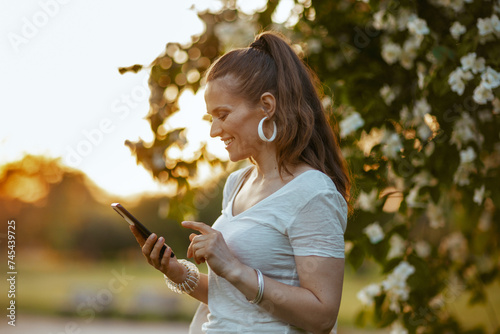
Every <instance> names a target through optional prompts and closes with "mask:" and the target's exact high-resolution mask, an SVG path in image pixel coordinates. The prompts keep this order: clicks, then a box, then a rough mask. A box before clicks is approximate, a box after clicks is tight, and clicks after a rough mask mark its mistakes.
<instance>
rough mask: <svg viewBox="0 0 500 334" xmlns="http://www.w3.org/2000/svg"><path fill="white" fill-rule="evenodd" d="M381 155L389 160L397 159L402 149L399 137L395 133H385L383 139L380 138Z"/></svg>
mask: <svg viewBox="0 0 500 334" xmlns="http://www.w3.org/2000/svg"><path fill="white" fill-rule="evenodd" d="M381 143H382V145H383V146H382V153H383V154H384V155H385V156H386V157H388V158H391V159H395V158H397V156H398V154H399V153H400V152H401V150H402V149H403V144H402V143H401V139H400V138H399V135H398V134H397V133H395V132H391V131H387V132H386V133H385V136H384V138H382V141H381Z"/></svg>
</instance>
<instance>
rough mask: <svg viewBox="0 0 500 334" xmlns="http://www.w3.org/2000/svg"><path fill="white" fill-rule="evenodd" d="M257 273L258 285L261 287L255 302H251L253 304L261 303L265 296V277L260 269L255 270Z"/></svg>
mask: <svg viewBox="0 0 500 334" xmlns="http://www.w3.org/2000/svg"><path fill="white" fill-rule="evenodd" d="M255 272H256V273H257V284H258V286H259V291H257V296H255V299H254V300H249V302H250V303H251V304H258V303H260V301H261V300H262V297H263V296H264V276H262V273H261V272H260V270H259V269H255Z"/></svg>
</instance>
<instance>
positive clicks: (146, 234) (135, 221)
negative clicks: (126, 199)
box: [111, 203, 175, 258]
mask: <svg viewBox="0 0 500 334" xmlns="http://www.w3.org/2000/svg"><path fill="white" fill-rule="evenodd" d="M111 207H112V208H113V209H114V210H115V211H116V212H117V213H118V214H119V215H120V216H121V217H122V218H123V219H125V220H126V221H127V223H129V224H130V225H134V226H135V227H136V228H137V229H138V230H139V232H140V233H141V235H142V237H143V238H144V239H147V238H148V237H149V236H150V235H151V231H149V230H148V229H147V228H146V226H144V225H143V224H141V222H140V221H139V220H138V219H137V218H135V217H134V216H133V215H132V214H131V213H130V212H128V211H127V209H125V208H124V207H123V206H122V205H121V204H120V203H113V204H111ZM166 249H167V246H165V245H163V247H162V248H161V250H160V258H162V257H163V253H165V250H166ZM174 256H175V254H174V252H172V254H170V257H174Z"/></svg>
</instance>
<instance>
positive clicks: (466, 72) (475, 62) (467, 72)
mask: <svg viewBox="0 0 500 334" xmlns="http://www.w3.org/2000/svg"><path fill="white" fill-rule="evenodd" d="M460 63H461V67H457V68H456V69H455V70H454V71H453V72H451V73H450V75H449V77H448V84H449V85H450V86H451V90H452V91H454V92H455V93H457V94H458V95H462V94H463V93H464V90H465V82H464V81H469V80H471V79H473V78H474V74H481V82H480V83H479V85H478V86H477V87H476V88H475V89H474V95H473V99H474V101H475V102H476V103H478V104H486V103H487V102H488V101H493V99H494V98H495V97H494V95H493V91H492V89H494V88H497V87H498V86H500V73H499V72H497V71H495V70H494V69H493V68H491V67H490V66H487V67H486V66H485V59H484V58H481V57H479V58H478V57H477V55H476V53H475V52H471V53H469V54H467V55H465V56H463V57H462V58H460Z"/></svg>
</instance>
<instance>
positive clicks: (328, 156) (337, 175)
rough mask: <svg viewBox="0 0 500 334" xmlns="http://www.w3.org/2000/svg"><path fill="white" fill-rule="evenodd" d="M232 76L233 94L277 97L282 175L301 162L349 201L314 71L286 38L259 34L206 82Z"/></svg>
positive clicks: (345, 174)
mask: <svg viewBox="0 0 500 334" xmlns="http://www.w3.org/2000/svg"><path fill="white" fill-rule="evenodd" d="M227 75H231V76H233V77H234V78H235V79H236V82H237V86H236V87H231V89H232V90H233V91H234V93H235V94H238V95H240V96H242V97H243V98H245V99H246V100H247V102H248V103H250V104H253V105H255V104H257V103H258V102H259V101H260V98H261V96H262V94H263V93H265V92H269V93H271V94H273V95H274V96H275V98H276V112H275V113H274V115H273V117H272V120H274V121H275V122H276V125H277V127H278V133H277V137H276V140H275V142H276V149H277V150H276V151H277V153H276V154H277V157H276V158H277V161H278V167H279V171H280V174H281V173H282V171H285V172H287V173H289V171H288V169H287V168H286V165H287V164H291V165H294V164H297V163H300V162H305V163H307V164H309V165H310V166H312V167H313V168H316V169H318V170H320V171H322V172H323V173H325V174H326V175H328V176H329V177H330V178H331V179H332V181H333V182H334V183H335V186H336V187H337V190H338V191H339V192H340V193H341V194H342V196H343V197H344V198H345V200H346V201H347V202H348V203H349V190H350V185H351V183H350V179H349V174H348V170H347V164H346V162H345V160H344V158H343V156H342V153H341V151H340V147H339V145H338V142H337V138H336V136H335V135H334V133H333V130H332V127H331V126H330V124H329V123H328V119H327V117H326V114H325V111H324V108H323V105H322V104H321V101H320V98H319V93H318V92H320V85H319V80H318V78H317V76H316V74H315V73H314V72H313V71H312V70H311V69H310V68H309V67H308V66H307V65H306V64H305V63H304V62H303V61H302V60H301V59H300V58H299V57H298V56H297V55H296V54H295V52H294V51H293V49H292V48H291V47H290V44H289V42H288V41H287V40H286V39H285V37H284V36H283V35H281V34H279V33H276V32H263V33H261V34H259V35H258V36H257V37H256V38H255V41H254V42H253V43H252V44H251V45H250V46H249V47H247V48H244V49H236V50H232V51H230V52H228V53H226V54H225V55H223V56H222V57H220V58H219V59H218V60H217V61H216V62H215V63H214V64H213V65H212V66H211V67H210V68H209V69H208V71H207V74H206V80H207V82H209V81H211V80H215V79H217V78H222V77H225V76H227Z"/></svg>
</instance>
